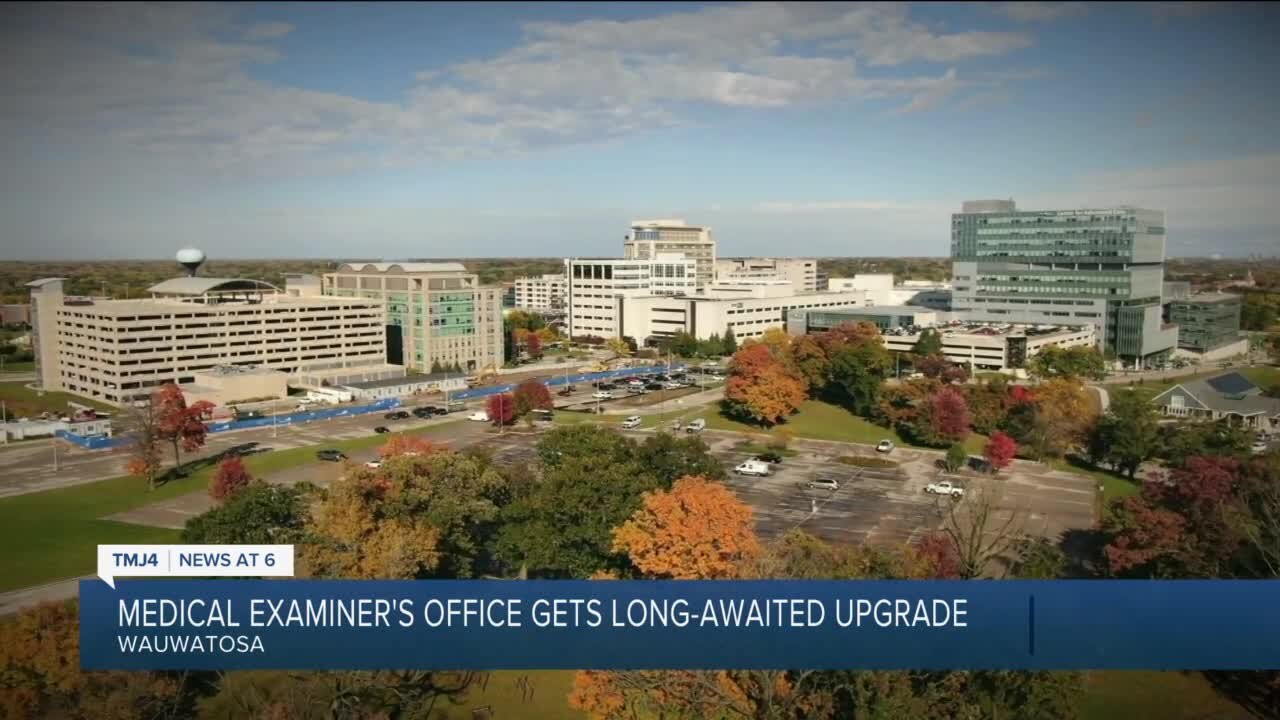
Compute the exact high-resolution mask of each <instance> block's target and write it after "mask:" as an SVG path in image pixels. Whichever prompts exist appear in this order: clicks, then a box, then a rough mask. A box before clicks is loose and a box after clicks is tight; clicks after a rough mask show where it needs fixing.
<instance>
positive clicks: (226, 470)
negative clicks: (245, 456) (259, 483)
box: [209, 455, 253, 502]
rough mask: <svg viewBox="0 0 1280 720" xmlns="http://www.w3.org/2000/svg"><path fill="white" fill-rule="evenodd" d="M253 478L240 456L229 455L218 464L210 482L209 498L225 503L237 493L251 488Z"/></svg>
mask: <svg viewBox="0 0 1280 720" xmlns="http://www.w3.org/2000/svg"><path fill="white" fill-rule="evenodd" d="M251 482H253V476H252V475H250V474H249V470H248V469H247V468H246V467H245V466H244V460H241V459H240V456H239V455H229V456H227V457H225V458H223V459H222V461H221V462H219V463H218V468H217V470H214V472H213V478H211V479H210V480H209V497H211V498H213V499H214V500H215V501H216V502H225V501H226V500H228V499H229V498H231V497H233V496H235V495H236V494H237V493H239V492H241V491H243V490H244V489H245V488H247V487H249V483H251Z"/></svg>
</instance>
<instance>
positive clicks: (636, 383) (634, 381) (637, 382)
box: [627, 378, 644, 387]
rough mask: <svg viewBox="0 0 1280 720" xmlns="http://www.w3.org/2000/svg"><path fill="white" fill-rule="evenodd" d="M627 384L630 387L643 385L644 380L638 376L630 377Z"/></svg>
mask: <svg viewBox="0 0 1280 720" xmlns="http://www.w3.org/2000/svg"><path fill="white" fill-rule="evenodd" d="M627 384H628V385H630V386H631V387H644V381H643V380H641V379H640V378H631V379H630V380H628V381H627Z"/></svg>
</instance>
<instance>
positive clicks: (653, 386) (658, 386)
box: [644, 382, 666, 392]
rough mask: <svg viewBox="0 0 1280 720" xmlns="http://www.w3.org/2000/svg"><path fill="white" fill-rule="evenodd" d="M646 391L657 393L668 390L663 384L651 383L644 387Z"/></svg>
mask: <svg viewBox="0 0 1280 720" xmlns="http://www.w3.org/2000/svg"><path fill="white" fill-rule="evenodd" d="M644 389H645V390H651V391H654V392H657V391H658V390H665V389H666V388H665V387H664V386H663V384H662V383H659V382H651V383H649V384H647V385H645V386H644Z"/></svg>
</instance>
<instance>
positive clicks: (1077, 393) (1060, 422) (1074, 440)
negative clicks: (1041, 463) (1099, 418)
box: [1035, 380, 1095, 456]
mask: <svg viewBox="0 0 1280 720" xmlns="http://www.w3.org/2000/svg"><path fill="white" fill-rule="evenodd" d="M1088 392H1089V391H1088V390H1087V389H1086V388H1085V387H1084V385H1082V384H1081V383H1080V381H1078V380H1050V381H1048V382H1045V383H1041V384H1040V385H1038V386H1037V387H1036V390H1035V395H1036V407H1037V414H1036V418H1037V419H1036V422H1037V426H1038V428H1039V429H1040V432H1039V434H1038V440H1039V442H1040V447H1039V448H1038V449H1039V450H1040V452H1041V454H1042V455H1043V454H1048V455H1053V456H1060V455H1062V454H1063V453H1064V452H1066V451H1067V450H1069V449H1071V448H1073V447H1076V446H1077V445H1079V444H1080V443H1081V442H1082V441H1083V440H1084V435H1085V432H1086V430H1087V429H1088V428H1089V426H1090V424H1091V423H1092V422H1093V420H1094V418H1095V412H1094V409H1093V407H1092V404H1091V403H1090V401H1089V396H1088Z"/></svg>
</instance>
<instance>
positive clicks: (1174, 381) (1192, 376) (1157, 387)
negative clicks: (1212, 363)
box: [1106, 366, 1280, 400]
mask: <svg viewBox="0 0 1280 720" xmlns="http://www.w3.org/2000/svg"><path fill="white" fill-rule="evenodd" d="M1235 369H1236V368H1214V369H1212V370H1203V371H1200V372H1192V373H1187V374H1186V375H1180V376H1178V377H1174V378H1168V379H1166V380H1147V381H1145V382H1142V383H1139V382H1138V381H1136V380H1123V379H1117V380H1116V382H1109V383H1106V388H1107V391H1108V392H1110V393H1113V394H1114V393H1116V392H1117V391H1119V390H1121V389H1130V390H1133V391H1134V392H1135V393H1137V394H1138V396H1139V397H1142V398H1144V399H1146V400H1151V399H1152V398H1154V397H1155V396H1157V395H1159V394H1160V393H1162V392H1164V391H1165V390H1168V389H1169V388H1171V387H1173V386H1175V385H1179V384H1181V383H1185V382H1190V381H1192V380H1200V379H1202V378H1207V377H1214V376H1215V375H1221V374H1223V373H1227V372H1231V371H1232V370H1235ZM1238 370H1239V372H1240V374H1241V375H1244V376H1245V377H1247V378H1249V380H1250V381H1251V382H1253V383H1254V384H1255V385H1257V386H1258V387H1260V388H1263V389H1264V390H1265V389H1266V388H1268V387H1270V386H1271V385H1272V384H1274V383H1277V382H1280V368H1276V367H1265V366H1259V367H1248V368H1239V369H1238ZM1130 383H1132V384H1130Z"/></svg>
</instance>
